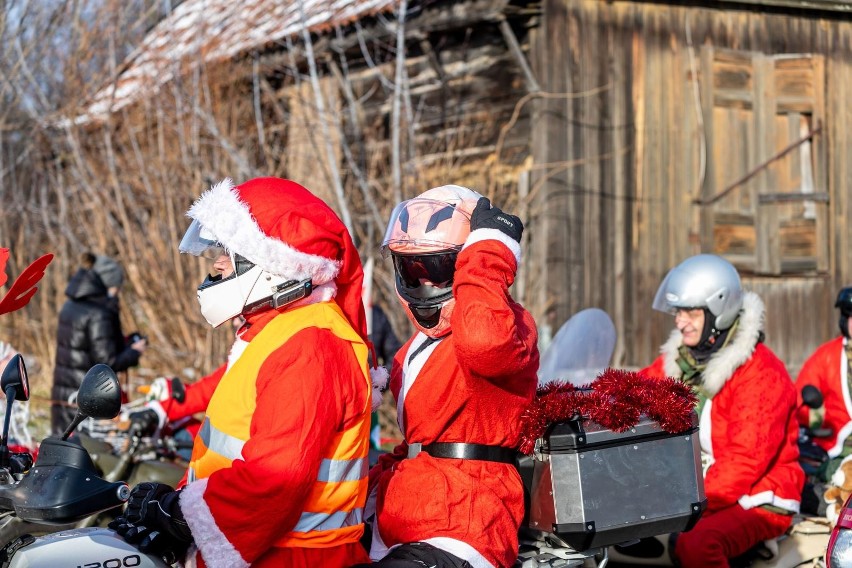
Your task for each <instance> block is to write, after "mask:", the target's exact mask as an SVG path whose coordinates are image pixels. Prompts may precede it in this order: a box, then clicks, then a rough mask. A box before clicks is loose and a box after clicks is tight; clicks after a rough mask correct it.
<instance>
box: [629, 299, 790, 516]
mask: <svg viewBox="0 0 852 568" xmlns="http://www.w3.org/2000/svg"><path fill="white" fill-rule="evenodd" d="M763 313H764V309H763V302H762V301H761V300H760V298H759V297H758V296H757V295H756V294H754V293H752V292H747V293H746V294H745V297H744V299H743V312H742V314H741V315H740V318H739V324H738V329H737V330H736V331H735V332H734V333H735V335H734V336H733V337H732V338H731V340H730V343H729V344H728V345H726V346H725V347H723V348H722V349H720V350H719V351H718V352H716V353H714V354H713V355H712V356H711V358H710V360H709V362H708V363H707V367H706V368H705V370H704V371H703V372H702V377H703V380H704V388H705V389H706V391H707V393H708V400H707V402H706V403H705V405H704V408H703V409H702V412H701V417H700V422H699V428H700V429H699V437H700V440H701V450H702V453H703V454H705V456H704V458H705V459H704V461H705V463H706V462H709V463H710V465H709V469H707V470H706V473H705V476H704V485H705V491H706V494H707V507H708V510H710V511H713V510H718V509H721V508H724V507H729V506H731V505H733V504H735V503H739V504H740V505H741V506H742V507H743V508H744V509H750V508H752V507H758V506H761V505H774V506H776V507H781V508H783V509H785V510H789V511H796V512H798V510H799V501H800V496H801V491H802V486H803V484H804V473H803V472H802V468H801V467H800V466H799V463H798V457H799V449H798V445H797V443H796V442H797V438H798V425H797V423H796V389H795V387H794V385H793V381H792V380H791V379H790V376H789V375H788V374H787V370H786V368H785V367H784V363H782V362H781V360H779V359H778V357H776V356H775V354H774V353H772V351H771V350H770V349H769V348H768V347H766V345H764V344H763V343H760V342H759V337H760V333H761V329H762V327H763ZM681 343H682V336H681V334H680V332H679V331H677V330H675V331H674V332H673V333H672V335H671V337H670V338H669V340H668V341H667V342H666V343H665V344H664V345H663V347H662V348H661V350H660V351H661V355H660V357H659V358H657V360H656V361H654V363H653V364H652V365H651V366H650V367H648V368H647V369H645V371H644V372H646V373H648V374H649V375H651V376H666V375H667V376H670V377H675V378H680V377H681V376H682V374H683V373H682V371H681V370H680V368H679V367H678V365H677V362H676V360H677V357H678V353H677V350H678V347H680V345H681Z"/></svg>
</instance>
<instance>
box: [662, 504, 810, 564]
mask: <svg viewBox="0 0 852 568" xmlns="http://www.w3.org/2000/svg"><path fill="white" fill-rule="evenodd" d="M792 522H793V517H792V516H788V515H779V514H777V513H771V512H769V511H767V510H765V509H761V508H759V507H757V508H754V509H749V510H745V509H743V508H742V507H740V506H739V505H734V506H733V507H728V508H727V509H722V510H720V511H712V512H705V513H704V514H703V515H702V516H701V518H700V519H699V520H698V522H697V523H696V524H695V527H693V529H692V530H691V531H689V532H685V533H682V534H680V535H678V537H677V541H676V543H675V557H676V558H677V559H678V561H679V562H680V565H681V566H682V567H683V568H704V567H706V568H719V567H722V566H729V564H728V559H729V558H734V557H736V556H739V555H740V554H744V553H745V552H746V551H748V550H749V549H750V548H751V547H753V546H754V545H756V544H758V543H760V542H763V541H764V540H770V539H773V538H777V537H779V536H781V535H782V534H784V531H786V530H787V528H788V527H789V526H790V524H791V523H792Z"/></svg>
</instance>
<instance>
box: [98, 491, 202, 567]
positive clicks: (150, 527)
mask: <svg viewBox="0 0 852 568" xmlns="http://www.w3.org/2000/svg"><path fill="white" fill-rule="evenodd" d="M179 497H180V491H175V490H173V489H172V488H171V487H170V486H168V485H166V484H164V483H150V482H146V483H140V484H139V485H137V486H136V487H134V488H133V491H131V492H130V498H129V499H128V500H127V508H126V509H125V511H124V514H123V515H122V516H120V517H117V518H116V519H115V520H114V521H112V522H111V523H110V524H109V528H111V529H112V530H114V531H115V532H117V533H118V534H119V535H121V537H122V538H123V539H124V540H126V541H127V542H129V543H131V544H136V545H137V546H138V548H139V550H141V551H142V552H147V553H153V554H161V555H164V554H168V553H174V554H175V556H176V558H180V556H181V554H185V553H186V549H187V548H188V547H189V544H190V543H191V542H192V533H191V532H190V530H189V525H187V524H186V521H185V520H184V518H183V513H182V512H181V510H180V505H178V498H179Z"/></svg>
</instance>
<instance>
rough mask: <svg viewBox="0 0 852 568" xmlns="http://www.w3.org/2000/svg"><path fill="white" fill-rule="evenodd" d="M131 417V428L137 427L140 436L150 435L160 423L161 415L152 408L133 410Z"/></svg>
mask: <svg viewBox="0 0 852 568" xmlns="http://www.w3.org/2000/svg"><path fill="white" fill-rule="evenodd" d="M129 418H130V428H131V429H134V428H135V430H136V431H137V432H138V433H139V435H140V436H150V435H151V434H153V433H154V432H156V431H157V426H159V425H160V416H159V415H158V414H157V413H156V412H155V411H154V410H152V409H150V408H146V409H144V410H137V411H136V412H131V413H130V416H129Z"/></svg>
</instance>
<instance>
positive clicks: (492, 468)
mask: <svg viewBox="0 0 852 568" xmlns="http://www.w3.org/2000/svg"><path fill="white" fill-rule="evenodd" d="M481 231H486V235H482V236H481V235H480V234H479V233H480V232H481ZM493 233H498V231H493V230H487V229H486V230H482V229H480V230H478V231H474V232H473V233H472V234H471V237H470V238H469V239H468V241H467V244H466V245H465V248H464V249H463V250H462V251H461V253H460V254H459V256H458V260H457V265H456V274H455V281H454V285H453V294H454V296H455V298H456V304H455V307H454V309H453V313H452V316H451V328H452V333H450V334H449V335H447V336H444V337H443V338H442V339H441V340H439V341H437V342H435V343H432V344H431V345H429V346H428V347H427V348H426V349H423V350H422V351H420V353H418V354H416V355H415V356H414V357H413V358H412V357H411V354H413V353H415V352H416V351H417V349H418V348H419V347H420V346H421V345H422V344H423V343H424V341H426V340H427V337H426V336H425V335H423V334H422V333H418V334H417V335H415V336H414V337H412V338H411V339H409V340H408V342H407V343H406V344H405V345H404V346H403V347H402V349H400V350H399V352H398V353H397V356H396V358H395V359H394V364H393V368H392V372H391V381H390V388H391V390H392V392H393V394H394V397H395V398H396V400H397V410H398V420H399V424H400V429H401V431H402V433H403V434H404V436H405V440H406V442H403V443H402V444H401V445H400V446H398V447H397V448H396V449H395V451H394V453H393V455H387V456H383V458H382V459H381V460H380V462H379V464H378V465H376V466H375V467H374V468H373V471H371V475H370V481H371V486H376V485H377V486H378V487H377V489H378V499H377V503H376V508H377V518H378V532H379V535H378V536H379V537H380V539H381V541H383V542H384V544H385V545H386V546H393V545H396V544H401V543H407V542H416V541H423V542H428V543H430V544H432V545H434V546H436V547H438V548H441V549H443V550H446V551H448V552H451V553H453V554H455V555H456V556H459V557H461V558H463V559H465V560H467V561H468V562H470V563H471V565H472V566H474V567H476V568H479V567H492V566H511V565H512V564H513V563H514V562H515V560H516V558H517V549H518V541H517V532H518V528H519V526H520V524H521V522H522V519H523V516H524V496H523V485H522V483H521V479H520V476H519V475H518V472H517V471H516V469H515V468H514V466H512V465H509V464H504V463H497V462H487V461H475V460H455V459H446V458H434V457H431V456H429V455H427V454H425V453H421V454H419V455H417V456H416V457H414V458H412V459H405V457H406V453H407V443H415V442H419V443H422V444H429V443H433V442H468V443H476V444H487V445H493V446H504V447H510V448H511V447H516V446H517V444H518V436H519V427H518V424H519V418H520V415H521V412H522V411H523V410H524V408H526V407H527V405H529V403H530V401H531V400H532V397H533V395H534V394H535V389H536V386H537V378H536V371H537V369H538V359H539V357H538V349H537V347H536V342H537V334H536V329H535V323H534V321H533V319H532V317H531V316H530V314H529V313H528V312H527V311H526V310H524V309H523V308H522V307H521V306H520V305H519V304H517V303H515V302H514V301H512V299H511V297H510V296H509V286H511V284H512V282H513V280H514V276H515V271H516V270H517V257H516V256H515V254H513V252H515V251H516V252H517V253H518V254H519V253H520V251H519V249H517V243H515V246H514V249H515V251H513V250H510V248H509V247H511V246H512V243H514V241H512V242H511V243H510V242H507V241H506V239H500V237H499V235H494V234H493ZM499 234H500V235H502V233H499ZM483 236H486V237H488V238H486V239H485V240H482V241H479V239H481V238H483ZM494 237H496V238H497V240H491V239H492V238H494ZM501 242H502V244H501ZM506 245H508V246H506Z"/></svg>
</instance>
